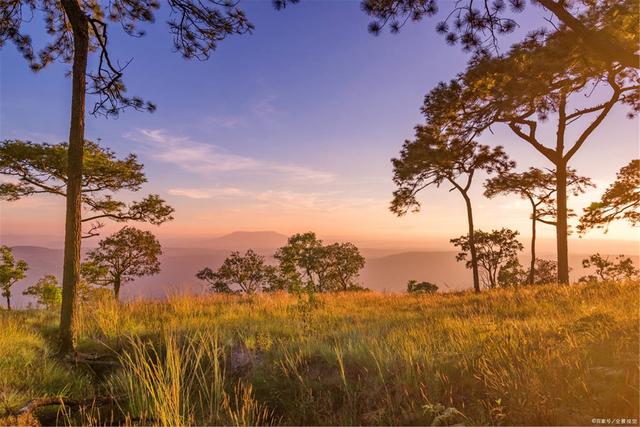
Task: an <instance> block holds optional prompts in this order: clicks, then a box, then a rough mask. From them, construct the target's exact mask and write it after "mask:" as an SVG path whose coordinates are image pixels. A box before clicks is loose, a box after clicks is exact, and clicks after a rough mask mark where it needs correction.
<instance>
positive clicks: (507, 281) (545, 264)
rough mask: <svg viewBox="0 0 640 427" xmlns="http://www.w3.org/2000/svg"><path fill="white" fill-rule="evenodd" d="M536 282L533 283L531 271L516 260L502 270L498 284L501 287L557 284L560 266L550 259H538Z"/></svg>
mask: <svg viewBox="0 0 640 427" xmlns="http://www.w3.org/2000/svg"><path fill="white" fill-rule="evenodd" d="M534 268H535V279H536V280H535V282H533V283H531V282H530V281H529V279H530V278H531V270H530V269H529V270H525V269H524V268H523V267H522V265H521V264H520V261H518V259H517V258H514V259H512V260H510V261H507V263H506V264H505V265H504V266H503V267H502V268H500V272H499V273H498V283H500V286H517V285H522V284H524V283H529V284H530V285H531V284H533V285H544V284H548V283H555V282H556V279H557V277H558V264H557V263H556V262H555V261H552V260H548V259H541V258H537V259H536V262H535V266H534Z"/></svg>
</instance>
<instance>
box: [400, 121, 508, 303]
mask: <svg viewBox="0 0 640 427" xmlns="http://www.w3.org/2000/svg"><path fill="white" fill-rule="evenodd" d="M391 161H392V163H393V171H394V172H393V173H394V175H393V182H394V183H395V184H396V186H397V189H396V190H395V191H394V192H393V201H392V202H391V208H390V209H391V211H392V212H394V213H395V214H396V215H398V216H401V215H405V214H406V213H407V212H408V211H409V210H411V211H412V212H417V211H419V210H420V207H421V205H420V202H419V201H418V199H417V195H418V193H419V192H420V191H422V190H424V189H425V188H428V187H430V186H435V187H440V186H441V185H442V184H448V185H451V186H452V187H453V189H455V190H457V191H458V192H459V193H460V195H461V196H462V198H463V199H464V202H465V206H466V209H467V225H468V229H469V231H468V233H469V234H468V235H469V242H470V245H469V251H470V254H471V260H470V264H469V265H470V268H471V269H472V271H473V287H474V289H475V291H476V292H480V276H479V272H478V261H477V254H476V249H475V246H474V244H473V241H474V232H475V231H474V230H475V229H474V225H473V209H472V206H471V198H470V196H469V189H470V188H471V184H472V182H473V178H474V176H476V175H477V174H478V173H480V172H486V173H493V172H498V173H501V172H504V171H506V170H508V169H510V168H512V167H513V166H514V163H513V162H511V161H510V160H509V158H508V157H507V155H506V154H505V153H504V151H503V150H502V147H496V148H494V149H491V148H489V147H488V146H486V145H480V144H477V143H475V142H474V141H473V140H466V141H465V140H461V139H458V138H452V139H449V140H447V139H446V136H443V134H442V133H441V132H440V131H438V130H437V129H435V128H431V127H425V126H417V127H416V138H415V140H413V141H405V143H404V145H403V147H402V151H401V152H400V158H398V159H392V160H391Z"/></svg>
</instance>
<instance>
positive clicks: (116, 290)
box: [113, 277, 121, 302]
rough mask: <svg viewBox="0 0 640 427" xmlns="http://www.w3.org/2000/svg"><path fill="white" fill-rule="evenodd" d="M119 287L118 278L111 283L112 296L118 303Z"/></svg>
mask: <svg viewBox="0 0 640 427" xmlns="http://www.w3.org/2000/svg"><path fill="white" fill-rule="evenodd" d="M120 285H121V281H120V278H119V277H118V278H116V279H115V280H114V281H113V296H114V297H115V298H116V301H118V302H119V301H120Z"/></svg>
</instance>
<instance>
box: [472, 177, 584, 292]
mask: <svg viewBox="0 0 640 427" xmlns="http://www.w3.org/2000/svg"><path fill="white" fill-rule="evenodd" d="M567 181H568V182H567V191H568V192H569V193H570V194H572V195H574V196H577V195H579V194H581V193H584V192H585V190H586V187H588V186H593V184H591V180H590V179H589V178H586V177H582V176H578V175H577V174H576V171H575V169H568V170H567ZM484 187H485V192H484V195H485V196H486V197H489V198H492V197H495V196H496V195H498V194H516V195H518V196H520V197H521V198H523V199H526V200H528V201H529V203H530V204H531V263H530V265H529V273H528V274H529V275H528V277H527V280H528V282H529V284H531V285H533V284H534V283H536V274H537V273H536V264H537V262H538V261H544V260H538V258H536V231H537V230H536V224H537V223H538V222H541V223H543V224H549V225H553V226H555V225H556V220H555V218H556V208H555V199H554V195H555V193H556V175H555V173H553V171H549V170H542V169H538V168H529V170H528V171H526V172H522V173H517V172H505V173H502V174H500V175H498V176H496V177H493V178H491V179H489V180H487V181H486V182H485V184H484ZM568 215H569V216H573V215H574V214H573V212H572V211H571V210H570V209H569V210H568ZM554 281H555V279H554V280H552V281H551V282H554ZM551 282H545V283H551ZM520 283H524V282H520Z"/></svg>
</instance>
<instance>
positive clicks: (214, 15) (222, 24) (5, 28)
mask: <svg viewBox="0 0 640 427" xmlns="http://www.w3.org/2000/svg"><path fill="white" fill-rule="evenodd" d="M163 3H164V4H165V5H166V6H167V7H168V8H169V10H170V12H171V13H170V14H169V19H168V21H167V25H168V29H169V32H170V33H171V35H172V36H173V48H174V50H175V51H176V52H178V53H180V54H181V55H182V56H183V57H184V58H186V59H192V58H193V59H198V60H204V59H207V58H208V57H209V56H210V55H211V53H212V52H213V51H215V50H216V48H217V47H218V44H219V43H220V42H221V41H222V40H224V39H225V38H227V37H228V36H230V35H234V34H245V33H249V32H251V30H252V29H253V25H252V24H251V23H250V22H249V20H248V18H247V17H246V15H245V13H244V11H243V10H242V9H240V8H239V7H238V5H237V2H227V1H223V0H202V1H201V0H167V1H166V2H159V1H157V0H115V1H109V2H99V1H90V2H79V3H76V2H75V1H73V0H71V1H70V0H65V1H59V2H58V1H48V0H7V1H3V2H1V3H0V47H2V46H3V44H4V43H6V42H12V43H13V44H14V45H15V46H16V48H17V49H18V51H19V52H20V53H21V54H22V56H23V57H24V59H25V60H26V61H27V63H28V64H29V66H30V68H31V69H32V70H33V71H40V70H42V69H43V68H45V67H47V66H48V65H50V64H52V63H54V62H55V61H61V62H64V63H72V62H73V60H74V42H75V38H77V36H78V31H75V32H74V25H75V26H76V27H75V29H76V30H80V29H81V28H84V30H80V32H86V37H87V38H88V47H89V51H90V52H95V53H96V54H97V56H98V60H97V61H96V67H95V69H94V70H93V71H91V72H89V73H88V78H89V81H90V89H89V93H90V94H93V95H95V96H96V102H95V104H94V106H93V108H92V109H91V112H92V114H103V115H107V116H115V115H118V114H119V113H120V112H121V111H122V110H123V109H126V108H134V109H138V110H150V111H153V110H155V108H156V107H155V105H154V104H153V103H151V102H148V101H144V100H143V99H141V98H140V97H137V96H129V95H128V94H127V89H126V87H125V85H124V82H123V76H124V71H125V68H126V66H127V65H128V62H127V63H125V64H122V65H121V64H120V63H119V62H118V61H116V60H115V59H114V58H113V55H112V52H111V49H112V46H111V39H110V37H109V31H108V29H109V25H110V24H115V25H116V28H120V29H122V31H124V33H125V34H127V35H129V36H133V37H141V36H143V35H144V34H145V30H144V29H142V28H141V24H142V25H144V24H152V23H154V22H155V20H156V13H157V10H158V9H159V8H160V6H161V4H163ZM33 16H42V17H43V18H44V21H45V29H46V31H47V34H48V36H49V37H50V39H49V40H48V42H47V43H46V44H45V45H44V47H43V48H42V49H40V50H36V49H35V47H34V43H33V38H32V37H31V36H29V35H28V34H27V30H28V28H27V27H28V25H26V24H27V23H29V22H30V21H31V18H30V17H33ZM80 21H83V22H82V23H81V22H80ZM70 24H71V25H70ZM76 47H77V46H76Z"/></svg>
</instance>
